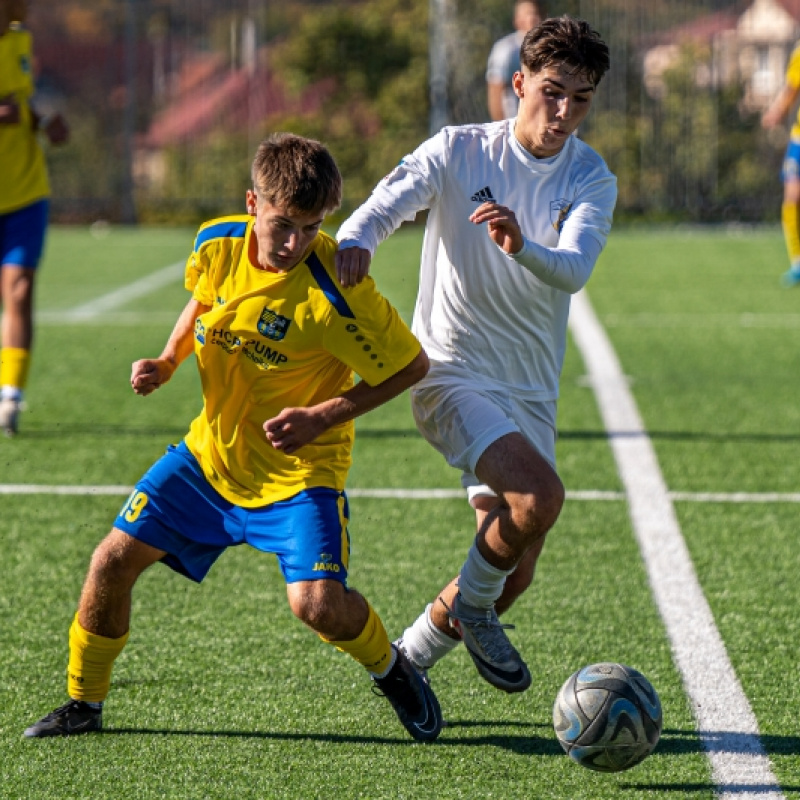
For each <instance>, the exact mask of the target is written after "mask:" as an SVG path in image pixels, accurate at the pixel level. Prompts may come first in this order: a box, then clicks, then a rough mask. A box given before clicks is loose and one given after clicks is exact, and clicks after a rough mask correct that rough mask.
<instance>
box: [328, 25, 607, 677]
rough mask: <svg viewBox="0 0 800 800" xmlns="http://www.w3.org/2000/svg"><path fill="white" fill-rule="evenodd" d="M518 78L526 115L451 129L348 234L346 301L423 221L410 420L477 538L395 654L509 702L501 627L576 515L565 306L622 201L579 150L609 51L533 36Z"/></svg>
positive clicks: (568, 31)
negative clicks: (570, 494) (421, 361)
mask: <svg viewBox="0 0 800 800" xmlns="http://www.w3.org/2000/svg"><path fill="white" fill-rule="evenodd" d="M521 64H522V68H521V70H520V71H519V72H517V73H516V74H515V76H514V90H515V92H516V93H517V95H518V97H519V100H520V105H519V111H518V113H517V116H516V118H512V119H507V120H503V121H499V122H490V123H486V124H475V125H463V126H459V127H447V128H444V129H442V130H441V131H440V132H439V133H437V134H436V135H435V136H433V137H432V138H431V139H429V140H428V141H426V142H424V143H423V144H422V145H420V146H419V147H418V148H417V149H416V150H415V151H414V152H413V153H412V154H411V155H408V156H406V157H405V158H404V159H403V160H402V162H401V163H400V165H399V166H398V167H397V168H396V169H394V170H393V171H392V172H391V173H389V175H387V176H386V178H384V179H383V180H382V181H381V182H380V183H379V184H378V186H377V187H376V188H375V190H374V191H373V193H372V195H371V196H370V197H369V199H368V200H367V201H366V202H365V203H364V204H363V205H362V206H361V207H360V208H358V209H357V210H356V211H355V212H354V213H353V215H352V216H351V217H350V218H349V219H348V220H346V221H345V223H344V224H343V225H342V227H341V228H340V230H339V232H338V234H337V238H338V239H339V243H340V250H339V253H338V254H337V275H338V276H339V280H340V281H341V282H342V284H343V285H345V286H348V285H352V284H354V283H357V282H358V281H359V280H361V278H362V277H363V276H364V275H365V274H366V273H367V271H368V269H369V263H370V259H371V257H372V255H373V254H374V252H375V250H376V248H377V247H378V245H379V244H380V242H381V241H382V240H383V239H385V238H386V237H387V236H388V235H389V234H391V233H392V232H393V231H394V230H395V229H396V228H397V227H398V226H399V225H400V224H401V223H402V222H403V221H404V220H411V219H413V218H414V216H415V215H416V214H417V212H419V211H420V210H422V209H429V214H428V221H427V225H426V229H425V238H424V243H423V246H422V259H421V271H420V283H419V294H418V297H417V303H416V309H415V313H414V321H413V325H412V330H413V331H414V332H415V333H416V335H417V336H418V338H419V339H420V341H421V342H422V344H423V347H424V348H425V350H426V351H427V353H428V356H429V357H430V360H431V368H430V370H429V372H428V375H427V376H426V377H425V378H424V379H423V380H422V381H421V382H420V383H418V384H417V385H416V386H415V388H414V389H413V390H412V405H413V412H414V417H415V420H416V423H417V426H418V427H419V430H420V431H421V432H422V434H423V436H424V437H425V438H426V439H427V440H428V441H429V442H430V443H431V444H432V445H433V446H434V447H435V448H436V449H437V450H439V451H440V452H441V453H442V454H443V455H444V456H445V458H446V459H447V461H448V463H449V464H451V465H452V466H453V467H455V468H456V469H458V470H460V471H461V473H462V484H463V486H464V487H465V489H466V490H467V494H468V498H469V501H470V503H471V505H472V506H473V507H474V509H475V512H476V518H477V536H476V537H475V540H474V542H473V544H472V547H471V548H470V550H469V553H468V555H467V557H466V560H465V562H464V564H463V566H462V568H461V570H460V574H459V575H458V576H457V577H456V578H455V579H454V580H452V581H451V582H450V583H449V584H448V585H447V586H446V587H445V588H444V589H443V590H442V591H441V592H440V593H439V595H438V597H437V598H436V599H435V600H434V602H433V603H431V604H430V605H428V606H427V608H426V609H425V611H424V612H423V613H422V614H421V615H420V616H419V618H418V619H417V620H416V621H415V622H414V623H413V624H412V625H411V626H410V627H409V628H407V629H406V630H405V632H404V634H403V636H402V638H401V641H400V642H399V644H400V645H401V646H402V647H403V648H404V649H405V651H406V653H407V654H408V656H409V658H410V659H411V661H412V662H413V663H414V664H415V665H416V666H417V667H418V668H419V669H421V670H425V669H427V668H429V667H431V666H433V664H435V663H436V661H438V660H439V659H440V658H442V657H443V656H444V655H445V654H446V653H447V652H449V651H450V650H451V649H452V648H453V647H455V646H456V645H457V643H458V641H459V640H463V641H464V643H465V644H466V646H467V648H468V650H469V653H470V655H471V656H472V659H473V661H474V662H475V665H476V666H477V668H478V671H479V672H480V674H481V675H482V676H483V677H484V678H485V679H486V680H487V681H489V682H490V683H491V684H493V685H494V686H496V687H498V688H500V689H502V690H505V691H507V692H518V691H523V690H525V689H526V688H527V687H528V686H529V685H530V682H531V677H530V672H529V670H528V668H527V666H526V665H525V663H524V661H523V659H522V658H521V657H520V655H519V653H518V652H517V650H516V649H515V648H514V647H513V645H512V644H511V642H510V641H509V639H508V637H507V635H506V633H505V631H504V628H507V627H508V626H506V625H501V624H500V623H499V621H498V617H497V615H498V614H501V613H503V612H504V611H506V610H507V609H508V608H509V607H510V606H511V604H512V603H513V602H514V600H515V599H516V598H517V597H519V595H520V594H521V593H522V592H524V591H525V589H527V587H528V586H529V585H530V583H531V581H532V579H533V574H534V569H535V566H536V561H537V559H538V557H539V554H540V552H541V550H542V546H543V544H544V540H545V535H546V534H547V532H548V530H550V528H551V527H552V526H553V524H554V523H555V521H556V519H557V518H558V515H559V513H560V511H561V507H562V504H563V502H564V487H563V485H562V483H561V480H560V479H559V477H558V475H557V473H556V469H555V436H556V434H555V425H556V400H557V397H558V388H559V376H560V372H561V367H562V363H563V358H564V350H565V344H566V329H567V316H568V314H569V305H570V295H571V294H573V293H574V292H577V291H578V290H580V289H581V288H582V287H583V286H584V284H585V283H586V281H587V280H588V279H589V276H590V275H591V272H592V269H593V268H594V265H595V262H596V261H597V258H598V256H599V255H600V252H601V251H602V249H603V247H604V245H605V242H606V238H607V236H608V233H609V230H610V227H611V220H612V215H613V210H614V205H615V203H616V195H617V189H616V179H615V178H614V176H613V175H612V174H611V172H610V171H609V170H608V168H607V167H606V164H605V163H604V161H603V159H602V158H601V157H600V156H599V155H598V154H597V153H596V152H594V151H593V150H592V149H591V148H590V147H589V146H588V145H586V144H585V143H584V142H583V141H581V140H580V139H578V138H577V136H575V135H573V134H575V132H576V130H577V128H578V126H579V125H580V124H581V122H583V120H584V119H585V118H586V115H587V114H588V113H589V109H590V108H591V106H592V100H593V98H594V96H595V92H596V90H597V85H598V83H599V82H600V80H601V78H602V76H603V75H604V74H605V72H606V70H607V69H608V66H609V56H608V48H607V46H606V45H605V43H604V42H603V41H602V39H601V38H600V36H599V35H598V34H597V32H596V31H594V30H592V29H591V28H590V26H589V25H588V24H586V23H585V22H584V21H582V20H576V19H573V18H570V17H567V16H563V17H560V18H554V19H548V20H545V21H544V22H542V23H541V24H540V25H538V26H537V27H535V28H533V29H532V30H531V31H529V32H528V33H527V34H526V36H525V38H524V40H523V44H522V47H521Z"/></svg>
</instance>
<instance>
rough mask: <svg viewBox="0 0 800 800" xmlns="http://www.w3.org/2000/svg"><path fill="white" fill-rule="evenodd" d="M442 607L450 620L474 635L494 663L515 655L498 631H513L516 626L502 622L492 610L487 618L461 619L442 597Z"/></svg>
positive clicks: (488, 612)
mask: <svg viewBox="0 0 800 800" xmlns="http://www.w3.org/2000/svg"><path fill="white" fill-rule="evenodd" d="M439 600H440V601H441V603H442V605H443V606H444V607H445V609H446V610H447V617H448V619H454V620H456V621H457V622H460V623H461V624H462V625H466V626H467V627H468V628H469V630H470V632H471V633H472V635H473V636H474V637H475V638H476V639H477V641H478V644H479V645H480V647H481V650H483V652H484V653H486V655H487V656H488V657H489V658H490V659H491V660H492V661H496V662H497V661H507V660H509V658H511V657H512V656H513V654H514V648H513V647H512V645H511V643H510V642H509V641H508V639H507V638H506V637H505V636H496V635H495V633H496V631H497V630H501V631H506V630H513V629H514V627H515V626H514V625H511V624H509V623H506V622H500V620H499V619H498V618H497V612H496V611H495V610H494V609H493V608H492V609H491V610H489V611H487V612H486V617H485V618H480V617H460V616H458V615H457V614H455V613H454V612H453V611H452V610H451V609H450V607H449V606H448V605H447V603H445V601H444V600H442V598H441V597H440V598H439Z"/></svg>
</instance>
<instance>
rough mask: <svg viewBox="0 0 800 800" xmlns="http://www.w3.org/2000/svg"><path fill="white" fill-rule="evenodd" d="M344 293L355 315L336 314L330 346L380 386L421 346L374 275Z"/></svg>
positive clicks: (328, 338) (329, 335)
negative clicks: (382, 292) (383, 292)
mask: <svg viewBox="0 0 800 800" xmlns="http://www.w3.org/2000/svg"><path fill="white" fill-rule="evenodd" d="M342 294H343V296H344V298H345V300H346V301H347V304H348V306H349V308H350V309H351V311H352V313H353V316H352V317H346V316H342V315H339V314H334V315H333V316H332V318H331V321H330V325H329V327H328V330H327V332H326V335H325V345H326V349H328V351H329V352H330V353H332V354H333V355H334V356H336V357H337V358H338V359H339V360H340V361H342V362H343V363H345V364H347V366H348V367H350V368H351V369H352V370H353V371H354V372H355V373H356V374H357V375H358V376H359V377H360V378H362V379H363V380H365V381H366V382H367V383H368V384H369V385H370V386H376V385H377V384H379V383H383V381H385V380H386V379H387V378H390V377H391V376H392V375H394V374H396V373H397V372H399V371H400V370H401V369H404V368H405V367H407V366H408V365H409V364H410V363H411V362H412V361H413V360H414V358H416V356H417V354H418V353H419V351H420V348H421V345H420V343H419V341H418V340H417V338H416V336H414V334H413V333H411V331H410V330H409V328H408V326H407V325H406V323H405V322H403V319H402V317H401V316H400V314H399V313H398V311H397V310H396V309H395V308H394V306H392V304H391V303H390V302H389V301H388V300H387V299H386V298H385V297H383V295H381V294H380V292H379V291H378V290H377V288H376V286H375V281H374V280H373V279H372V278H370V277H367V278H365V279H364V280H363V281H362V282H361V283H360V284H358V285H357V286H354V287H352V288H350V289H345V290H343V291H342Z"/></svg>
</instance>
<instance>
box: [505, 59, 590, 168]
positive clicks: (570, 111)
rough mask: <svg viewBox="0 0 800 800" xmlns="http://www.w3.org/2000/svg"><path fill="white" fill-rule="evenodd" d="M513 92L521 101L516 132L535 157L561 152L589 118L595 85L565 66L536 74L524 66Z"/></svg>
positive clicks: (516, 75) (516, 78)
mask: <svg viewBox="0 0 800 800" xmlns="http://www.w3.org/2000/svg"><path fill="white" fill-rule="evenodd" d="M514 91H515V92H516V93H517V96H518V97H519V98H520V101H519V110H518V111H517V123H516V128H515V131H514V132H515V134H516V137H517V139H518V140H519V142H520V144H522V146H523V147H524V148H525V149H526V150H528V152H530V153H531V154H532V155H534V156H536V158H548V157H549V156H554V155H556V154H557V153H559V152H560V151H561V148H562V147H564V145H565V144H566V142H567V139H568V138H569V137H570V136H571V135H572V134H573V133H574V132H575V131H576V130H577V129H578V126H579V125H580V124H581V122H583V120H584V119H585V118H586V115H587V114H588V113H589V109H590V108H591V107H592V100H593V99H594V86H593V85H592V84H591V83H590V82H589V81H588V80H587V79H586V76H585V75H581V74H574V73H573V72H572V71H571V70H570V69H569V68H568V67H566V66H564V65H553V66H550V67H546V68H545V69H543V70H542V71H541V72H536V73H533V72H531V71H530V70H528V69H527V67H523V68H522V71H521V72H517V73H516V74H515V75H514Z"/></svg>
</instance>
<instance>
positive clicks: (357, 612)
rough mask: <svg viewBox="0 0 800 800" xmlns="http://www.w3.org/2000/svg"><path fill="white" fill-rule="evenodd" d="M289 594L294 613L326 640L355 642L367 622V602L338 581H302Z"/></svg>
mask: <svg viewBox="0 0 800 800" xmlns="http://www.w3.org/2000/svg"><path fill="white" fill-rule="evenodd" d="M286 592H287V596H288V599H289V608H291V610H292V613H293V614H294V615H295V616H296V617H297V618H298V619H299V620H300V621H301V622H302V623H304V624H305V625H307V626H308V627H309V628H311V630H313V631H315V632H316V633H318V634H319V635H321V636H323V637H325V638H326V639H331V640H334V641H348V640H351V639H355V638H356V637H357V636H358V635H359V634H360V633H361V631H362V630H363V629H364V625H365V624H366V622H367V613H368V612H367V604H366V601H365V600H364V598H363V597H361V595H360V594H358V592H355V591H350V590H348V589H346V588H345V586H344V585H343V584H341V583H339V581H334V580H317V581H299V582H297V583H291V584H289V585H288V586H287V589H286Z"/></svg>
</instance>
